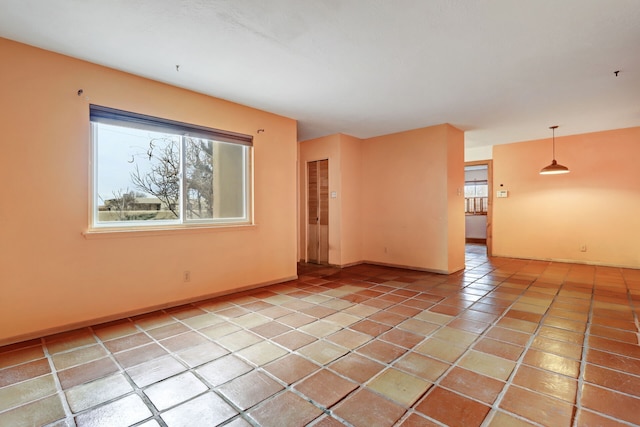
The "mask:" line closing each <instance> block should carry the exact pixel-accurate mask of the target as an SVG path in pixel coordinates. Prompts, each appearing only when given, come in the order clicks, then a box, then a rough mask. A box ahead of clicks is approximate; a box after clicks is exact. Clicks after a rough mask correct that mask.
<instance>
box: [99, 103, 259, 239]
mask: <svg viewBox="0 0 640 427" xmlns="http://www.w3.org/2000/svg"><path fill="white" fill-rule="evenodd" d="M90 117H91V130H92V143H93V156H94V159H93V227H95V228H100V227H145V226H154V227H158V226H165V225H166V226H174V225H188V224H238V223H248V222H249V221H250V217H249V212H250V206H249V202H250V196H249V195H250V182H251V180H250V158H251V146H252V138H251V136H248V135H242V134H237V133H233V132H227V131H221V130H217V129H211V128H206V127H201V126H196V125H190V124H185V123H182V122H176V121H171V120H165V119H160V118H156V117H151V116H145V115H141V114H136V113H130V112H126V111H121V110H115V109H111V108H106V107H101V106H96V105H91V107H90Z"/></svg>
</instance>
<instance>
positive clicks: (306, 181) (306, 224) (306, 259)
mask: <svg viewBox="0 0 640 427" xmlns="http://www.w3.org/2000/svg"><path fill="white" fill-rule="evenodd" d="M323 160H326V161H327V168H328V172H327V180H329V181H330V176H331V174H330V168H331V162H330V161H329V158H328V157H323V158H319V159H313V160H306V161H305V167H304V195H305V198H304V221H305V222H304V233H305V234H304V235H305V239H304V241H305V244H304V262H306V263H308V262H309V217H310V215H309V164H310V163H316V162H321V161H323ZM330 187H331V185H329V193H330V192H331V189H330ZM329 199H330V197H328V198H327V208H328V207H329V206H328V203H329ZM328 212H329V217H328V218H327V224H328V225H327V227H329V226H330V221H329V220H330V217H331V211H330V210H329V209H328ZM327 239H329V236H327ZM327 247H329V241H328V240H327ZM318 250H319V249H318ZM319 264H320V263H319ZM327 265H329V254H327Z"/></svg>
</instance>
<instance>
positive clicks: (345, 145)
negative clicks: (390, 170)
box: [338, 135, 363, 265]
mask: <svg viewBox="0 0 640 427" xmlns="http://www.w3.org/2000/svg"><path fill="white" fill-rule="evenodd" d="M362 144H363V141H362V140H360V139H358V138H355V137H352V136H349V135H340V173H341V179H342V183H341V189H342V192H341V193H338V198H339V199H340V202H341V204H342V209H341V214H342V215H341V220H340V222H341V228H340V230H341V235H340V248H341V265H349V264H355V263H358V262H360V261H361V260H362V259H363V257H362Z"/></svg>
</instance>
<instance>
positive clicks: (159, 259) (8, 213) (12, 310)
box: [0, 39, 297, 344]
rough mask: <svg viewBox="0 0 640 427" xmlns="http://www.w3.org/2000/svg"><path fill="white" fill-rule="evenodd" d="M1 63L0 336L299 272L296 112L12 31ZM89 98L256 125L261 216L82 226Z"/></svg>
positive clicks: (240, 127)
mask: <svg viewBox="0 0 640 427" xmlns="http://www.w3.org/2000/svg"><path fill="white" fill-rule="evenodd" d="M0 63H2V64H11V66H2V67H0V88H1V91H2V96H1V97H0V129H1V131H2V132H1V133H0V138H1V140H2V143H1V144H2V155H1V156H0V182H2V185H1V186H0V275H1V277H2V279H1V281H2V297H1V298H0V344H2V343H7V342H12V341H16V340H17V339H22V338H26V337H29V336H31V335H36V334H39V333H42V332H46V331H51V330H57V329H63V328H66V327H70V326H73V325H79V324H83V323H86V322H89V321H92V320H94V319H106V318H114V317H117V315H119V314H123V313H132V312H139V311H142V310H145V309H147V308H150V307H157V306H166V305H171V304H175V303H176V302H179V301H186V300H193V299H196V298H197V297H199V296H204V295H210V294H215V293H223V292H229V291H231V290H234V289H238V288H243V287H250V286H255V285H259V284H264V283H275V282H279V281H283V280H286V279H290V278H293V277H295V276H296V239H297V235H296V167H295V165H296V157H297V146H296V122H295V121H294V120H292V119H288V118H285V117H280V116H277V115H274V114H270V113H266V112H263V111H258V110H255V109H252V108H249V107H245V106H241V105H238V104H233V103H230V102H227V101H223V100H219V99H215V98H212V97H208V96H204V95H201V94H197V93H194V92H190V91H187V90H184V89H179V88H177V87H172V86H168V85H165V84H162V83H158V82H154V81H150V80H147V79H144V78H141V77H136V76H133V75H129V74H126V73H122V72H118V71H115V70H112V69H108V68H105V67H101V66H98V65H95V64H90V63H87V62H83V61H80V60H76V59H72V58H69V57H65V56H62V55H58V54H54V53H51V52H47V51H44V50H39V49H36V48H33V47H29V46H26V45H22V44H19V43H15V42H12V41H8V40H5V39H0ZM78 89H83V90H84V94H83V96H82V97H79V96H78V95H77V91H78ZM87 98H88V99H87ZM89 103H95V104H100V105H105V106H109V107H113V108H119V109H123V110H129V111H135V112H138V113H143V114H149V115H153V116H158V117H166V118H171V119H174V120H179V121H184V122H188V123H195V124H200V125H204V126H210V127H214V128H220V129H226V130H230V131H235V132H240V133H245V134H251V135H254V153H253V154H254V180H255V186H254V210H255V216H254V220H255V225H254V226H247V227H240V228H225V229H215V230H208V231H195V232H194V231H187V232H183V231H173V232H164V233H159V234H157V235H146V236H143V235H142V234H137V233H128V234H124V235H123V234H122V233H121V234H118V235H115V234H114V235H109V236H107V237H104V236H102V237H93V238H86V237H85V236H83V232H85V231H86V230H87V226H88V218H89V199H88V197H89V169H90V167H89V149H90V133H89ZM259 128H263V129H265V132H264V133H260V134H256V130H257V129H259ZM184 270H190V271H191V281H190V282H189V283H184V282H183V281H182V272H183V271H184Z"/></svg>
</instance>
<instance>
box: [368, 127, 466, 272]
mask: <svg viewBox="0 0 640 427" xmlns="http://www.w3.org/2000/svg"><path fill="white" fill-rule="evenodd" d="M362 152H363V161H362V171H363V174H362V176H363V177H362V200H363V203H362V235H363V244H362V247H363V258H364V259H365V260H367V261H372V262H376V263H382V264H392V265H402V266H410V267H414V268H420V269H425V270H431V271H437V272H442V273H451V272H453V271H456V270H459V269H462V268H464V204H463V203H464V193H460V192H459V191H458V189H462V188H463V187H464V137H463V133H462V132H461V131H459V130H457V129H455V128H453V127H452V126H450V125H447V124H444V125H438V126H432V127H428V128H423V129H416V130H411V131H406V132H401V133H396V134H391V135H385V136H380V137H376V138H370V139H367V140H365V141H364V142H363V145H362Z"/></svg>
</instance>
